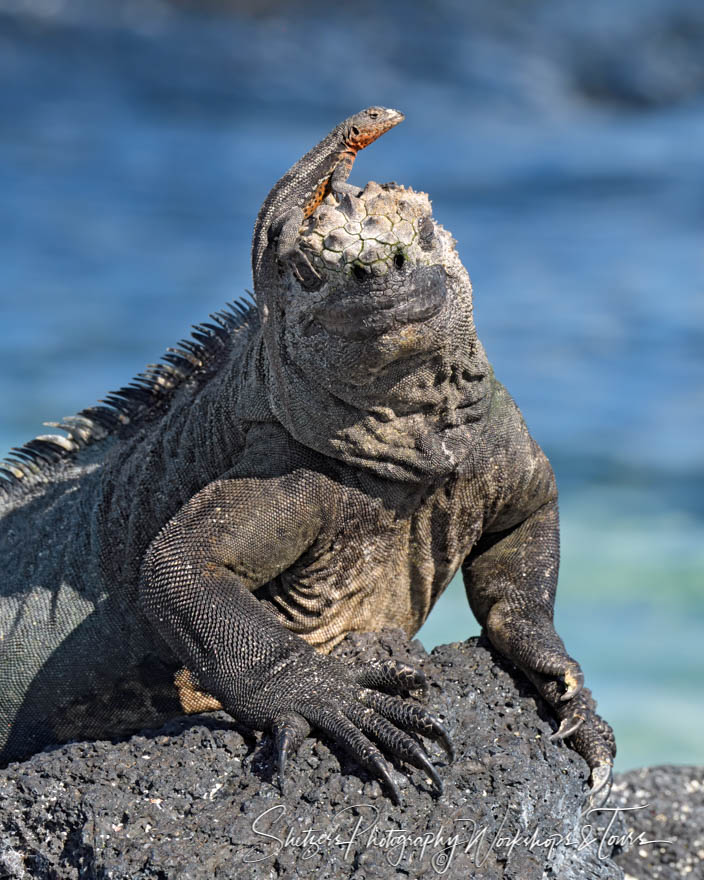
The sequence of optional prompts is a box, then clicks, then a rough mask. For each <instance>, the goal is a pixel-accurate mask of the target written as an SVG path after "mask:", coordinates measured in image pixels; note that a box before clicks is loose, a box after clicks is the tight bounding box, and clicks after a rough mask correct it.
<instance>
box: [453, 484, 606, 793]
mask: <svg viewBox="0 0 704 880" xmlns="http://www.w3.org/2000/svg"><path fill="white" fill-rule="evenodd" d="M559 555H560V551H559V525H558V513H557V502H556V501H554V500H551V501H548V502H547V503H545V504H544V505H543V506H542V507H540V508H539V509H538V510H536V511H535V512H534V513H532V514H531V515H530V516H528V517H527V519H525V520H524V521H523V522H522V523H520V524H519V525H517V526H515V527H513V528H510V529H507V530H505V531H503V532H498V533H495V534H488V535H485V536H484V537H483V538H482V539H481V541H480V542H479V543H478V545H477V546H476V547H475V549H474V550H473V552H472V553H471V554H470V556H469V557H468V558H467V560H466V561H465V563H464V565H463V567H462V572H463V575H464V581H465V586H466V589H467V596H468V598H469V602H470V605H471V606H472V610H473V611H474V614H475V615H476V617H477V620H478V621H479V623H480V624H481V625H482V626H484V627H485V628H486V632H487V635H488V637H489V639H490V640H491V642H492V644H493V645H494V646H495V647H496V648H497V649H498V650H499V651H501V653H502V654H504V655H505V656H506V657H508V658H509V659H510V660H512V661H513V662H514V663H516V665H517V666H519V667H520V668H521V669H522V670H523V671H524V672H525V674H526V675H527V676H528V678H530V680H531V681H532V682H533V683H534V684H535V686H536V687H537V689H538V691H539V692H540V694H541V695H542V696H543V697H544V699H545V700H547V702H548V703H549V704H550V706H551V707H552V710H553V712H554V713H555V715H556V717H557V718H558V720H559V721H560V726H559V728H558V730H557V731H556V733H555V734H554V737H553V738H555V739H564V738H566V737H571V740H572V743H573V745H574V747H575V749H576V750H577V751H578V752H579V753H580V754H581V755H582V757H584V759H585V760H586V761H587V763H588V764H589V766H590V768H591V770H592V793H593V794H596V792H597V791H599V790H600V789H601V788H603V787H604V786H606V785H608V784H609V782H610V779H611V768H612V766H613V759H614V755H615V754H616V745H615V741H614V735H613V731H612V730H611V727H610V726H609V725H608V724H607V723H606V722H605V721H604V720H603V718H601V717H600V716H599V715H597V713H596V703H595V702H594V700H593V698H592V696H591V693H590V692H589V691H588V690H587V689H586V688H585V689H583V687H582V685H583V682H584V676H583V674H582V670H581V669H580V667H579V664H578V663H577V661H576V660H574V659H573V658H572V657H570V656H569V654H568V653H567V651H566V650H565V646H564V644H563V642H562V639H561V638H560V637H559V636H558V634H557V633H556V632H555V627H554V625H553V605H554V601H555V591H556V587H557V572H558V566H559Z"/></svg>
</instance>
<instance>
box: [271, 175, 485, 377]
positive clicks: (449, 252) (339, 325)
mask: <svg viewBox="0 0 704 880" xmlns="http://www.w3.org/2000/svg"><path fill="white" fill-rule="evenodd" d="M282 280H283V288H282V294H283V297H282V299H281V300H280V305H279V316H278V317H279V321H281V326H280V332H281V331H283V338H284V340H285V344H286V346H287V348H288V349H289V352H290V356H291V358H292V359H293V360H295V361H296V362H298V363H299V364H301V366H302V367H303V368H304V369H307V368H308V369H310V368H314V369H316V370H319V371H320V372H321V373H322V374H325V375H326V376H328V377H337V378H339V379H342V380H343V381H346V382H350V383H353V384H363V385H366V384H369V383H370V382H373V381H374V378H375V377H376V376H378V375H379V374H380V373H381V372H384V371H389V370H392V369H393V367H392V365H393V364H395V363H396V362H398V361H401V360H407V359H409V358H413V359H415V361H419V360H422V359H424V358H429V357H431V356H432V355H433V354H434V353H436V352H439V351H442V350H444V349H446V348H447V347H448V345H450V346H451V345H454V344H455V342H458V341H459V340H460V338H462V337H463V336H465V337H467V335H468V334H471V331H472V330H473V326H472V305H471V285H470V282H469V278H468V276H467V273H466V272H465V270H464V268H463V267H462V265H461V263H460V261H459V259H458V257H457V254H456V252H455V249H454V242H453V240H452V238H451V236H450V235H449V233H447V232H446V231H445V230H444V229H443V228H442V227H441V226H439V225H438V224H436V223H435V222H434V221H433V219H432V216H431V211H430V202H429V200H428V197H427V196H426V195H425V194H424V193H416V192H413V191H412V190H407V189H404V188H402V187H398V186H396V185H394V184H391V185H388V186H385V187H381V186H379V185H378V184H375V183H369V184H368V185H367V187H366V188H365V189H364V191H363V193H362V195H361V196H360V197H359V198H355V197H351V196H345V197H344V198H343V199H342V200H341V202H340V203H339V204H335V203H334V202H333V200H332V199H329V200H328V201H327V202H326V203H324V204H323V205H321V206H320V207H319V208H318V209H317V210H316V212H315V213H314V214H313V215H312V217H310V218H309V220H307V221H306V225H305V227H304V231H303V233H302V235H301V238H300V240H299V251H298V253H297V254H296V255H295V256H294V257H293V258H292V259H291V261H290V262H289V264H288V265H287V266H286V267H285V271H284V273H283V279H282ZM313 365H315V367H313Z"/></svg>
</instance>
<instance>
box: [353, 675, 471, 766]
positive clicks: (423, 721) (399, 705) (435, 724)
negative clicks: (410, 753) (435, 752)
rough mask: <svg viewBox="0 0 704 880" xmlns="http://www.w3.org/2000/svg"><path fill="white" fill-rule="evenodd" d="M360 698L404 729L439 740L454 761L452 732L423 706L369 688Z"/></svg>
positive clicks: (450, 759)
mask: <svg viewBox="0 0 704 880" xmlns="http://www.w3.org/2000/svg"><path fill="white" fill-rule="evenodd" d="M360 699H361V700H362V702H363V703H364V704H365V705H366V706H369V707H370V708H372V709H374V710H375V711H377V712H378V713H379V714H380V715H383V716H384V717H385V718H388V719H389V721H392V722H393V723H394V724H396V725H397V726H398V727H400V728H402V729H403V730H410V731H412V732H413V733H419V734H421V736H425V737H427V738H428V739H432V740H435V741H437V742H439V743H440V745H441V746H442V747H443V748H444V750H445V752H446V754H447V758H448V761H449V762H450V763H452V761H453V760H454V758H455V749H454V746H453V744H452V740H451V739H450V734H449V733H448V732H447V730H446V729H445V727H444V725H443V723H442V721H440V719H439V718H438V717H437V716H435V715H433V714H432V713H431V712H428V711H427V709H424V708H423V706H419V705H418V704H417V703H411V702H408V701H407V700H403V699H401V698H400V697H395V696H390V695H389V694H382V693H379V691H372V690H367V689H365V690H363V691H362V693H361V695H360Z"/></svg>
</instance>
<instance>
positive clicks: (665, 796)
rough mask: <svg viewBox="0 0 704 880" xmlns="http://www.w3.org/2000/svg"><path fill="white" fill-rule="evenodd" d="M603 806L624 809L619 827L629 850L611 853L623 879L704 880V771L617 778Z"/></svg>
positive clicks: (654, 770) (669, 769)
mask: <svg viewBox="0 0 704 880" xmlns="http://www.w3.org/2000/svg"><path fill="white" fill-rule="evenodd" d="M609 805H610V806H612V807H621V808H622V809H623V810H624V812H623V814H622V815H623V822H624V825H625V826H626V828H627V829H628V830H629V831H631V835H632V836H631V843H632V845H631V846H628V847H627V848H624V849H623V850H622V851H620V852H619V851H616V852H615V853H614V860H615V861H616V863H617V864H618V865H620V866H621V867H622V868H623V870H624V871H625V875H626V880H629V878H631V880H681V878H691V880H699V878H701V877H704V767H685V766H682V767H679V766H674V767H673V766H664V767H646V768H644V769H641V770H631V771H629V772H628V773H621V774H619V775H618V776H617V777H616V780H615V783H614V787H613V792H612V795H611V798H610V800H609ZM639 834H640V835H642V836H641V837H640V839H637V836H638V835H639ZM644 841H647V842H646V843H644ZM650 841H668V843H667V844H662V843H654V842H653V843H651V842H650Z"/></svg>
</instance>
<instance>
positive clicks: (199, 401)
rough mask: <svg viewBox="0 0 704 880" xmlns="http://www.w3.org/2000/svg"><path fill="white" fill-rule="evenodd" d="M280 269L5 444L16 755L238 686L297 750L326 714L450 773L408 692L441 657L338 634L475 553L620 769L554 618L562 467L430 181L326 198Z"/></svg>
mask: <svg viewBox="0 0 704 880" xmlns="http://www.w3.org/2000/svg"><path fill="white" fill-rule="evenodd" d="M280 268H281V272H280V273H276V274H277V283H276V284H274V285H272V286H269V287H267V288H266V289H264V290H262V291H261V292H260V294H259V296H258V301H257V306H258V315H257V313H256V312H255V311H254V310H250V311H248V312H246V313H245V314H244V315H243V316H241V317H240V318H239V319H236V318H234V317H232V316H229V317H228V316H226V315H220V316H219V317H218V320H219V322H220V323H221V324H222V325H223V326H222V327H221V328H219V329H218V328H214V327H212V328H210V329H208V327H207V326H206V327H204V328H202V329H201V331H200V335H201V337H202V345H195V344H190V348H189V344H184V345H182V348H181V351H180V354H174V355H172V361H173V364H172V367H167V366H166V365H162V367H161V368H151V369H150V371H149V372H148V373H147V374H145V376H143V377H142V378H141V379H140V380H139V382H138V386H139V387H138V388H137V389H133V390H132V391H129V390H123V391H122V392H120V394H119V395H118V396H117V397H114V396H113V397H112V398H111V400H112V409H110V408H104V409H102V410H99V409H91V410H86V411H84V413H83V414H82V415H81V416H80V417H77V418H75V419H73V420H68V421H67V422H66V423H65V424H66V425H67V430H69V432H70V434H71V438H70V439H68V440H63V441H60V440H58V439H54V440H52V439H50V438H48V439H47V438H45V439H44V440H42V441H39V442H38V443H37V442H35V444H34V445H33V446H29V447H25V450H24V453H23V455H24V458H25V461H24V463H22V462H21V461H19V460H18V459H16V460H15V462H14V464H10V465H8V467H9V469H10V471H11V473H13V474H14V476H10V477H9V483H8V485H7V487H6V490H5V492H4V496H5V497H4V501H3V520H2V531H1V540H2V559H3V567H4V569H5V571H6V572H8V573H9V574H8V576H7V578H6V580H5V581H4V583H3V585H2V600H1V601H0V638H1V639H2V641H1V642H0V644H1V645H2V649H1V651H2V653H1V655H0V719H1V723H2V726H1V727H0V746H2V748H3V751H2V757H3V758H4V759H5V760H11V759H16V758H20V757H23V756H25V755H27V754H29V753H31V752H32V751H35V750H37V749H39V748H41V747H42V746H43V745H45V744H47V743H50V742H55V741H60V740H65V739H67V738H72V737H96V736H106V735H111V734H116V733H122V732H126V731H128V730H131V729H135V728H136V727H139V726H145V725H148V724H156V723H158V722H159V721H161V720H163V719H164V718H166V717H168V716H169V715H172V714H175V713H178V712H180V711H182V707H186V708H187V709H189V710H192V711H197V710H198V709H202V708H212V707H213V706H215V705H218V703H219V704H221V705H222V706H223V707H224V708H225V709H226V710H227V711H228V712H230V713H231V714H232V715H233V716H234V717H236V718H238V719H241V720H242V721H244V722H246V723H248V724H250V725H252V726H254V727H256V728H266V729H270V730H272V731H273V732H274V735H275V739H276V742H277V747H278V751H279V755H280V760H281V764H282V765H283V764H284V763H285V760H286V755H287V754H288V752H289V751H290V750H291V749H293V748H295V747H296V746H297V744H298V743H299V742H300V741H301V739H302V737H303V736H305V735H306V734H307V733H308V732H309V730H310V729H311V727H313V728H316V729H317V730H320V731H323V732H324V733H327V734H328V735H329V736H330V737H331V738H333V739H335V740H337V741H338V742H339V743H340V744H341V745H343V746H344V747H345V748H347V749H349V750H350V751H351V752H352V753H353V754H354V755H355V757H356V758H357V760H358V761H359V762H360V763H361V764H362V765H364V766H365V767H367V768H368V769H369V770H370V771H371V772H372V773H374V774H376V775H378V776H379V777H381V778H382V779H384V780H385V781H386V784H387V786H388V787H389V789H390V791H391V793H392V795H393V796H394V797H398V792H397V790H396V788H395V785H394V782H393V780H392V776H391V772H390V768H389V766H388V764H387V761H386V759H385V757H384V754H383V753H387V754H391V755H395V756H397V757H399V758H402V759H403V760H405V761H407V762H408V763H410V764H413V765H415V766H417V767H420V768H421V769H423V771H424V772H425V773H426V774H427V775H428V776H429V777H430V778H431V779H433V781H434V783H435V788H436V789H439V788H440V784H441V783H440V779H439V777H438V775H437V772H436V771H435V770H434V768H433V767H432V766H431V765H430V763H429V761H428V759H427V757H426V756H425V755H424V753H423V751H422V749H421V748H420V746H419V744H418V742H416V740H415V739H414V737H413V736H412V735H411V734H413V733H421V734H423V735H425V736H430V737H432V738H435V739H438V740H439V741H441V742H442V743H443V744H444V745H445V746H446V748H447V749H448V751H451V746H450V743H449V739H448V736H447V734H446V732H445V731H444V729H443V727H442V725H441V723H440V721H439V719H437V718H435V717H434V716H433V715H431V714H430V713H429V712H427V711H426V710H425V709H424V708H422V706H421V705H420V704H419V703H417V702H414V701H412V700H408V699H404V698H402V697H401V696H397V695H396V694H406V693H407V692H408V691H409V690H414V689H416V688H419V687H421V686H422V685H423V676H422V675H421V674H420V673H418V672H416V671H415V670H413V669H410V668H409V667H405V666H403V665H402V664H395V663H393V662H391V663H387V664H381V665H375V666H363V667H359V666H354V667H350V666H347V665H345V664H343V663H342V662H341V661H339V660H338V659H336V658H334V657H331V656H329V655H328V654H327V653H325V652H327V651H328V650H329V649H330V648H331V647H332V646H333V645H335V644H336V643H338V642H339V641H340V640H341V639H342V638H343V636H344V635H345V634H346V633H348V632H351V631H363V630H374V629H379V628H381V627H383V626H385V625H401V626H403V627H404V629H405V630H406V632H407V633H408V634H409V635H412V634H413V633H415V632H416V631H417V630H418V628H419V627H420V626H421V625H422V623H423V621H424V620H425V619H426V617H427V615H428V613H429V612H430V610H431V608H432V607H433V604H434V603H435V601H436V599H437V598H438V596H439V595H440V594H441V593H442V591H443V590H444V588H445V587H446V585H447V584H448V583H449V581H450V579H451V578H452V576H453V574H454V573H455V571H457V569H458V568H460V567H461V568H462V571H463V575H464V579H465V584H466V587H467V594H468V598H469V602H470V605H471V607H472V609H473V611H474V613H475V615H476V616H477V618H478V620H479V622H480V623H481V624H482V626H484V627H485V628H486V632H487V634H488V636H489V638H490V639H491V641H492V642H493V644H494V645H495V646H496V647H497V649H498V650H500V651H501V652H502V653H503V654H505V655H506V656H507V657H508V658H510V659H511V660H512V661H514V662H515V663H516V664H517V665H518V666H519V667H520V668H521V669H522V670H523V671H524V672H525V673H526V675H527V676H528V677H529V678H530V679H531V680H532V681H533V682H534V684H535V685H536V687H537V689H538V690H539V692H540V693H541V694H542V695H543V697H544V698H545V699H546V700H547V702H548V703H549V705H550V706H551V708H552V711H553V712H554V714H555V717H556V718H557V719H558V721H559V724H560V727H559V730H558V731H557V734H556V735H557V736H558V737H565V736H570V737H571V742H572V744H573V745H574V747H575V748H576V749H577V751H578V752H580V753H581V754H582V755H583V756H584V757H585V758H586V760H587V762H588V763H589V765H590V766H591V768H592V771H593V772H592V777H593V784H594V786H595V787H598V786H599V785H602V784H604V783H605V782H606V781H607V780H608V778H609V774H610V768H611V765H612V761H613V754H614V751H615V749H614V741H613V734H612V732H611V728H610V727H609V726H608V725H607V724H606V723H605V722H604V721H603V720H602V719H601V718H600V717H599V716H598V715H597V714H596V712H595V705H594V701H593V700H592V698H591V696H590V694H589V692H588V691H587V690H586V689H582V675H581V672H580V669H579V666H578V664H577V662H576V661H575V660H573V659H572V658H571V657H570V656H569V655H568V654H567V653H566V652H565V648H564V645H563V643H562V641H561V640H560V638H559V636H558V635H557V634H556V632H555V629H554V627H553V622H552V613H553V603H554V598H555V588H556V584H557V571H558V560H559V537H558V518H557V492H556V488H555V482H554V477H553V473H552V470H551V468H550V465H549V463H548V461H547V459H546V458H545V456H544V455H543V453H542V452H541V450H540V448H539V447H538V446H537V444H536V443H535V442H534V441H533V439H532V438H531V437H530V435H529V433H528V431H527V429H526V427H525V424H524V422H523V420H522V418H521V415H520V413H519V411H518V409H517V408H516V406H515V404H514V402H513V401H512V400H511V398H510V396H509V395H508V393H507V392H506V391H505V389H504V388H503V386H502V385H501V384H500V383H499V382H498V381H497V380H496V379H495V378H494V376H493V373H492V371H491V368H490V366H489V364H488V362H487V360H486V356H485V354H484V350H483V348H482V346H481V344H480V342H479V340H478V339H477V335H476V331H475V329H474V323H473V318H472V298H471V285H470V282H469V278H468V276H467V273H466V271H465V270H464V268H463V266H462V265H461V263H460V261H459V258H458V256H457V253H456V251H455V248H454V242H453V241H452V239H451V237H450V235H449V234H448V233H447V232H446V231H445V230H443V229H442V227H440V226H439V225H438V224H436V223H435V222H434V221H433V219H432V216H431V213H430V205H429V202H428V200H427V197H426V196H424V195H422V194H419V193H414V192H412V191H410V190H405V189H403V188H400V187H395V186H388V187H385V188H381V187H379V186H378V185H376V184H369V185H368V186H367V187H366V189H365V190H364V192H363V193H362V194H361V195H360V196H359V197H356V196H352V195H350V194H346V195H344V196H343V197H342V198H341V200H340V202H339V204H335V200H334V199H332V198H330V199H327V200H326V201H325V202H324V203H323V204H322V205H321V206H320V207H319V208H318V209H317V210H316V211H315V212H314V214H313V215H312V216H311V217H310V218H309V219H308V220H307V221H306V223H305V229H304V230H303V232H302V233H301V235H300V237H299V239H298V240H297V244H296V247H295V248H294V250H293V251H291V253H290V254H289V255H288V256H287V257H286V258H284V259H283V260H282V261H281V267H280ZM184 346H185V347H184ZM111 419H112V422H111ZM62 444H63V446H62ZM40 455H41V457H42V459H46V460H47V461H43V460H42V461H40V460H38V459H39V456H40ZM20 457H21V456H20ZM315 649H317V650H315ZM185 670H187V671H185ZM204 694H207V695H208V696H207V697H206V696H204ZM373 741H375V742H376V743H377V744H378V745H377V744H374V742H373Z"/></svg>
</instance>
